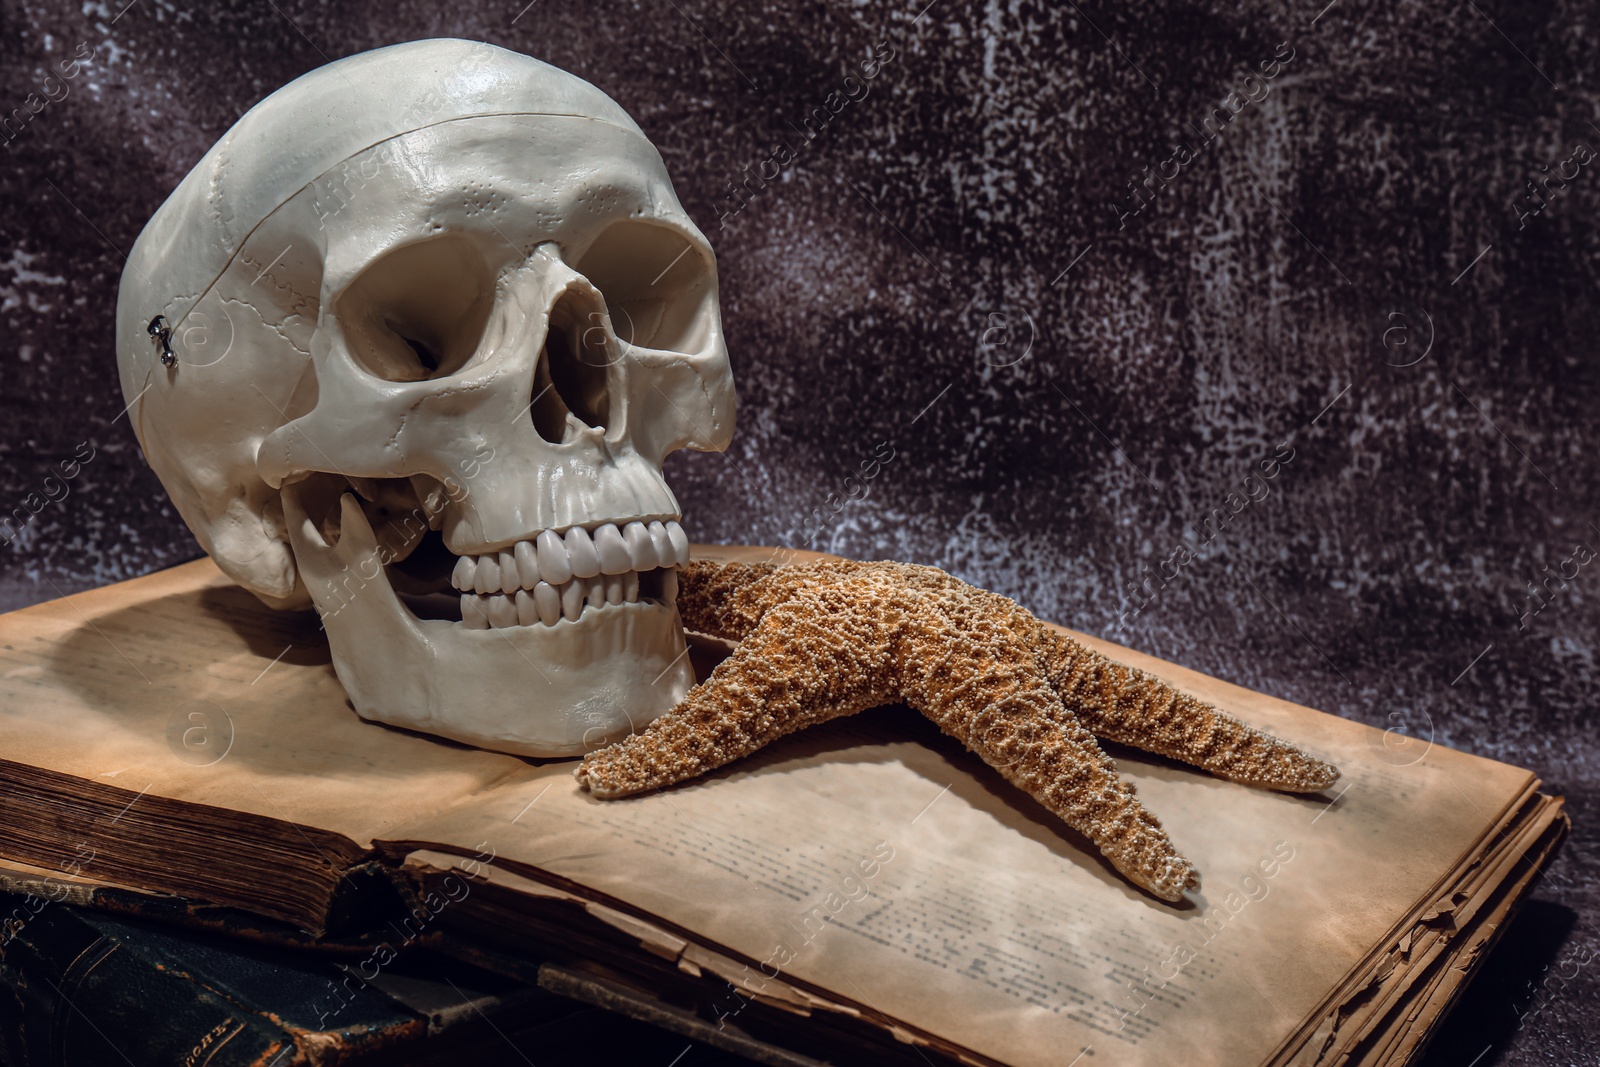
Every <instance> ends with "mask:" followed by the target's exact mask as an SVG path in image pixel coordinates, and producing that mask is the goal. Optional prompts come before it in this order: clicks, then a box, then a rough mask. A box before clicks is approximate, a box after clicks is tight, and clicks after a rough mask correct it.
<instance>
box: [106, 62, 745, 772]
mask: <svg viewBox="0 0 1600 1067" xmlns="http://www.w3.org/2000/svg"><path fill="white" fill-rule="evenodd" d="M157 316H159V319H158V318H157ZM117 330H118V357H119V364H120V367H121V378H122V388H123V392H124V395H125V397H126V399H127V400H128V402H129V405H130V412H131V414H132V422H133V425H134V427H135V432H136V433H137V435H138V437H139V441H140V444H141V446H142V447H143V449H144V453H145V456H146V458H147V459H148V461H149V463H150V465H151V467H152V468H153V469H154V470H155V472H156V474H157V475H158V476H159V477H160V479H161V482H162V484H163V486H165V488H166V489H167V491H168V493H169V494H170V495H171V497H172V500H173V503H174V504H175V505H176V507H177V509H178V512H179V514H180V515H181V516H182V517H183V519H184V521H185V522H187V523H188V525H189V528H190V529H191V530H193V531H194V534H195V536H196V538H197V539H198V540H199V542H200V544H201V546H202V547H203V548H204V549H205V550H206V551H207V552H208V553H210V554H211V556H212V558H213V559H215V561H216V562H217V564H218V566H219V567H220V568H221V569H222V570H223V571H224V572H225V573H227V574H228V575H229V576H231V577H232V578H234V579H235V580H236V581H238V582H239V583H240V584H242V585H243V586H245V587H246V588H248V589H250V590H251V591H252V592H254V593H255V594H256V595H257V596H258V597H260V598H261V599H262V600H263V601H265V602H266V603H267V604H269V605H272V606H274V607H281V608H304V607H308V606H311V605H315V607H316V609H317V611H318V612H319V614H320V615H321V616H322V621H323V626H324V629H325V630H326V632H327V635H328V641H329V645H330V648H331V651H332V656H333V662H334V667H335V670H336V671H337V673H338V676H339V679H340V681H341V682H342V683H343V685H344V687H345V690H346V692H347V693H348V694H349V696H350V700H351V703H352V704H353V705H354V707H355V709H356V711H357V712H358V713H360V714H361V715H362V716H364V717H366V718H368V719H373V720H377V721H381V722H385V723H390V724H393V725H396V726H403V727H408V728H411V729H415V730H421V731H425V732H428V733H433V734H439V735H442V736H445V737H449V738H453V739H455V740H458V741H463V742H466V743H469V744H473V745H479V746H482V747H485V748H492V749H497V750H501V751H506V752H514V753H519V754H523V755H533V756H563V755H573V754H578V753H581V752H584V751H588V750H590V749H592V748H594V747H596V746H597V745H599V744H603V743H606V742H608V741H610V740H613V739H615V738H617V737H619V736H621V735H623V734H626V733H627V732H628V731H629V730H631V729H637V728H639V727H641V726H643V725H644V723H646V722H648V721H649V720H650V719H652V718H654V717H655V716H657V715H659V714H661V713H662V712H664V711H666V710H667V709H668V708H670V707H671V706H672V705H674V704H675V703H677V702H678V700H679V699H681V697H682V696H683V694H684V693H685V692H686V691H687V689H688V687H689V686H690V685H691V684H693V681H694V678H693V673H692V669H691V668H690V665H689V661H688V657H687V656H686V655H685V644H684V636H683V631H682V626H681V624H680V622H679V619H678V614H677V609H676V606H675V603H674V598H675V591H676V586H677V582H676V573H677V572H676V568H677V567H679V566H681V565H682V564H683V563H684V562H686V561H687V558H688V542H687V540H686V538H685V537H684V535H683V531H682V529H681V527H679V525H678V520H679V518H680V517H681V516H680V514H679V510H678V504H677V501H676V499H675V498H674V497H673V495H672V492H671V490H670V489H669V488H668V487H667V484H666V481H665V480H664V478H663V477H662V461H663V459H664V458H665V456H666V455H667V454H668V453H670V452H672V451H675V450H677V449H679V448H685V447H687V448H696V449H703V450H716V449H721V448H725V447H726V446H727V443H728V440H729V437H730V436H731V434H732V430H733V409H734V392H733V380H732V374H731V371H730V369H729V366H728V357H727V350H726V348H725V347H724V343H723V336H722V325H721V319H720V314H719V311H718V306H717V283H716V267H715V261H714V259H713V257H712V253H711V249H710V246H709V245H708V243H707V242H706V239H705V237H704V236H703V235H702V234H701V233H700V231H699V230H698V229H697V228H696V227H695V225H694V224H693V223H692V222H691V221H690V220H689V218H688V216H687V215H686V214H685V213H684V211H683V208H682V207H681V206H680V205H679V203H678V201H677V198H676V196H675V194H674V193H673V190H672V185H671V182H670V180H669V179H668V177H667V173H666V170H665V167H664V166H663V164H662V161H661V157H660V155H659V154H658V153H657V152H656V150H655V148H654V147H652V145H651V144H650V142H649V141H648V140H647V139H646V138H645V136H644V134H643V133H642V132H641V131H640V129H639V128H638V126H636V125H635V124H634V123H633V121H632V120H631V119H630V118H629V117H628V116H627V114H626V113H625V112H624V111H623V110H622V109H621V108H620V107H619V106H618V105H617V104H616V103H615V102H613V101H612V100H611V99H610V98H608V97H607V96H605V95H604V94H603V93H601V92H600V91H599V90H598V89H596V88H594V87H593V86H591V85H589V84H588V83H587V82H584V81H582V80H581V79H579V78H576V77H574V76H572V75H570V74H567V73H565V72H563V71H560V70H557V69H556V68H554V67H551V66H548V65H546V64H543V63H540V62H538V61H536V60H533V59H529V58H527V57H526V56H522V55H518V54H516V53H514V52H509V51H506V50H504V49H500V48H494V47H491V46H489V45H483V44H474V43H470V42H466V41H452V40H439V41H419V42H413V43H410V44H403V45H396V46H393V47H390V48H383V49H379V50H377V51H373V52H367V53H364V54H362V55H358V56H353V57H350V58H348V59H343V60H339V61H338V62H335V63H332V64H330V65H328V66H326V67H322V68H320V69H318V70H315V71H312V72H311V73H309V74H307V75H305V76H304V77H301V78H299V79H297V80H296V81H294V82H292V83H290V84H289V85H287V86H285V87H284V88H282V89H280V90H278V91H277V92H275V93H273V94H272V95H271V96H269V97H267V98H266V99H265V100H263V101H262V102H261V103H259V104H258V105H256V106H255V107H254V108H253V109H251V111H250V112H249V113H248V114H246V115H245V116H244V117H243V118H242V119H240V120H239V122H238V123H237V124H236V125H235V126H234V127H233V128H232V129H231V130H230V131H229V132H228V133H227V134H226V135H225V136H224V137H223V138H222V140H221V141H219V142H218V143H217V145H216V146H214V147H213V148H212V149H211V150H210V151H209V152H208V153H207V154H206V155H205V157H204V158H203V159H202V160H201V161H200V162H199V164H198V165H196V167H195V168H194V170H193V171H192V172H190V174H189V175H188V177H186V178H185V179H184V180H183V182H182V183H181V184H180V185H179V186H178V188H177V189H176V191H174V193H173V194H172V196H171V197H170V198H169V199H168V200H167V202H166V203H165V204H164V205H162V207H161V208H160V210H158V211H157V212H156V214H155V216H154V217H153V218H152V219H151V221H150V223H149V225H148V226H147V227H146V228H145V230H144V232H143V233H142V234H141V236H140V238H139V240H138V242H137V244H136V245H135V246H134V249H133V252H132V254H131V255H130V256H129V260H128V266H127V269H126V270H125V271H124V273H123V277H122V287H121V292H120V296H119V300H118V308H117ZM452 585H453V586H454V587H455V588H454V589H452V588H451V586H452ZM458 590H459V592H457V591H458Z"/></svg>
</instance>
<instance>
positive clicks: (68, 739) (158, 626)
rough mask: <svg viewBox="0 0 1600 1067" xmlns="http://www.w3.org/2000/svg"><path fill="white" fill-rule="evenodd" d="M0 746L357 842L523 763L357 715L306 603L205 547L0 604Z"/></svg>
mask: <svg viewBox="0 0 1600 1067" xmlns="http://www.w3.org/2000/svg"><path fill="white" fill-rule="evenodd" d="M0 758H4V759H10V760H15V761H19V762H24V763H29V764H32V765H34V766H38V767H44V768H48V769H50V770H54V771H60V772H63V773H66V774H71V775H76V776H78V777H81V778H87V779H90V780H93V781H95V782H99V783H102V784H105V785H111V786H120V787H122V788H124V789H127V790H128V791H129V799H130V801H132V800H134V797H135V796H147V795H153V796H164V797H169V798H172V799H176V800H185V801H191V802H194V803H200V804H212V805H216V806H219V807H224V808H231V809H235V810H238V811H246V812H252V813H254V814H257V815H262V816H265V817H267V818H272V819H282V820H286V821H290V822H297V823H303V824H306V825H311V826H317V827H321V828H322V829H325V830H331V831H333V832H335V833H340V834H344V835H345V836H347V837H349V838H350V839H351V840H352V841H355V842H356V843H358V844H361V845H363V846H365V845H366V844H368V843H370V841H371V840H372V839H373V838H375V837H383V836H386V835H388V834H389V833H391V832H392V831H393V830H394V828H395V827H398V826H403V825H405V824H407V823H409V822H412V821H414V820H416V819H419V818H422V817H425V816H428V815H431V814H433V813H435V812H437V811H439V810H440V809H441V808H443V807H445V806H447V805H449V804H451V803H454V802H456V801H459V800H461V799H463V798H465V797H468V796H471V795H473V794H475V793H478V792H481V791H483V790H484V789H487V788H489V787H491V786H492V785H493V784H494V783H495V782H497V781H499V780H501V779H502V778H505V777H507V776H508V775H517V774H522V773H525V769H526V767H527V764H526V763H525V762H524V761H522V760H520V759H517V758H515V757H512V756H503V755H499V754H497V753H492V752H482V751H478V750H475V749H468V748H464V747H462V746H459V745H447V744H441V743H439V742H437V741H433V740H430V739H428V738H424V737H421V736H418V735H413V734H408V733H405V732H403V731H399V730H393V729H389V728H387V727H384V726H378V725H374V724H371V723H368V722H364V721H363V720H362V719H360V718H359V717H358V716H357V715H356V714H355V712H354V711H353V710H352V709H351V707H350V705H349V704H348V702H347V701H346V700H345V695H344V690H343V689H342V688H341V687H340V685H339V681H338V679H337V678H335V677H334V674H333V669H332V667H331V665H330V659H329V656H328V646H327V641H326V639H325V638H324V636H323V634H322V632H321V630H320V629H318V628H317V623H316V618H315V616H313V615H311V614H310V613H292V614H291V613H284V612H274V611H269V610H267V609H266V608H265V607H264V606H263V605H262V604H261V603H260V602H258V601H257V600H256V599H255V598H254V597H252V596H251V595H250V594H249V593H247V592H245V591H244V590H242V589H240V588H238V587H237V586H235V585H234V584H233V583H232V582H230V581H229V580H228V579H227V578H226V577H224V576H223V575H222V574H221V573H220V572H219V571H218V570H217V569H216V567H215V566H214V565H213V564H212V563H211V562H210V560H200V561H197V562H195V563H189V564H184V565H183V566H180V567H175V568H173V569H171V570H167V571H162V572H159V573H157V574H152V575H149V576H147V577H144V578H138V579H134V580H133V581H129V582H121V583H119V584H117V585H112V586H106V587H104V588H101V589H96V590H92V591H89V592H85V593H79V594H77V595H75V596H73V597H70V598H68V599H65V600H55V601H50V602H48V603H44V604H38V605H35V606H33V607H30V608H25V609H23V610H21V611H15V612H11V613H9V614H6V615H4V616H0ZM135 802H136V801H135ZM0 803H3V798H0ZM68 851H69V852H70V849H69V850H68Z"/></svg>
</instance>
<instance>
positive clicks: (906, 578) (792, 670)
mask: <svg viewBox="0 0 1600 1067" xmlns="http://www.w3.org/2000/svg"><path fill="white" fill-rule="evenodd" d="M678 610H679V611H680V613H681V614H682V616H683V621H684V625H685V626H686V627H688V628H689V629H691V630H696V631H698V632H701V633H705V634H710V635H712V636H716V637H722V638H726V639H729V640H734V641H738V642H739V645H738V647H737V648H736V649H735V650H734V651H733V653H732V654H731V655H730V656H729V657H728V658H727V659H726V660H724V661H723V662H722V663H721V664H720V665H719V666H718V667H717V669H716V670H715V671H714V672H712V675H711V677H710V678H709V679H707V680H706V681H705V682H703V683H701V684H700V685H697V686H695V687H694V688H693V689H691V690H690V691H689V693H688V695H687V696H686V697H685V698H684V699H683V701H682V702H681V703H680V704H679V705H678V706H677V707H676V708H674V709H673V710H672V711H670V712H668V713H667V714H666V715H664V716H662V717H661V718H659V719H656V720H655V721H654V722H652V723H651V724H650V725H649V726H648V727H646V728H645V729H644V730H643V731H642V732H640V733H638V734H634V735H633V736H631V737H628V738H626V739H624V740H622V741H620V742H618V743H616V744H613V745H610V746H608V747H606V748H603V749H600V750H599V751H596V752H593V753H590V754H589V755H588V756H587V757H585V759H584V760H583V763H582V765H581V766H580V767H579V768H578V770H577V776H578V779H579V782H580V783H581V784H582V785H583V786H584V787H585V788H587V789H589V790H590V791H591V792H592V793H594V794H595V795H596V796H599V797H606V798H610V797H620V796H626V795H628V794H631V793H638V792H641V791H644V790H647V789H654V788H660V787H662V786H666V785H671V784H673V783H675V782H680V781H683V780H685V779H687V778H693V777H695V776H696V775H699V774H704V773H705V772H707V771H710V770H714V769H715V768H717V767H721V766H722V765H724V764H726V763H728V762H730V761H732V760H735V759H738V758H739V757H741V756H745V755H748V754H749V753H751V752H754V751H755V750H756V749H759V748H761V747H762V746H763V745H765V744H768V743H769V742H771V741H773V740H775V739H777V738H779V737H782V736H784V735H785V734H789V733H793V732H794V731H796V730H800V729H803V728H805V727H807V726H811V725H813V724H815V723H820V722H826V721H827V720H829V719H835V718H839V717H841V716H844V715H853V714H855V713H856V712H858V711H863V710H865V709H867V708H871V707H876V706H878V705H881V704H891V703H895V702H897V701H903V702H904V703H906V704H909V705H910V706H911V707H913V708H916V709H917V710H918V711H920V712H922V713H923V714H924V715H926V716H927V717H928V718H930V719H932V720H933V721H934V722H935V723H937V724H938V725H939V727H940V728H941V729H942V730H944V731H945V732H946V733H948V734H950V735H951V736H952V737H955V738H956V739H957V740H959V741H960V742H961V743H962V744H964V745H966V746H967V747H968V748H970V749H972V750H973V751H974V752H976V753H977V754H978V755H979V756H981V757H982V758H983V759H984V760H985V761H986V762H987V763H989V764H990V765H991V766H992V767H994V768H995V769H996V770H998V771H999V772H1000V773H1001V774H1002V775H1004V776H1005V778H1006V779H1007V780H1009V781H1010V782H1011V783H1012V784H1014V785H1016V786H1017V787H1019V788H1020V789H1022V790H1023V791H1025V792H1026V793H1028V795H1030V796H1032V797H1033V798H1034V799H1035V800H1037V801H1039V803H1041V804H1043V805H1044V806H1045V807H1046V808H1049V809H1050V810H1051V811H1052V812H1054V813H1055V814H1056V815H1058V816H1060V817H1061V818H1062V819H1063V820H1064V821H1065V822H1066V823H1067V824H1068V825H1069V826H1072V827H1073V828H1074V829H1076V830H1079V831H1081V832H1082V833H1083V834H1084V835H1085V836H1087V837H1088V838H1089V839H1090V840H1091V841H1093V842H1094V844H1095V846H1096V847H1097V848H1098V849H1099V850H1100V852H1101V853H1102V854H1103V855H1104V856H1105V857H1106V859H1107V860H1109V861H1110V862H1111V864H1112V865H1113V866H1115V867H1116V868H1117V870H1119V871H1121V872H1122V873H1123V874H1124V875H1125V876H1127V878H1128V879H1129V880H1130V881H1132V882H1134V883H1135V884H1137V885H1140V886H1142V887H1144V888H1145V889H1147V890H1149V891H1150V892H1152V893H1154V894H1155V895H1156V896H1159V897H1162V898H1165V899H1167V900H1178V899H1180V898H1181V897H1182V895H1183V891H1184V890H1185V889H1186V888H1189V887H1193V886H1198V885H1199V874H1198V872H1197V871H1196V870H1195V868H1194V866H1193V865H1192V864H1191V863H1190V862H1189V861H1188V860H1186V859H1184V858H1183V857H1182V856H1181V855H1179V854H1178V852H1177V850H1176V849H1174V848H1173V846H1172V842H1171V841H1170V840H1169V839H1168V838H1167V835H1166V832H1165V831H1164V830H1162V828H1161V824H1160V822H1158V821H1157V820H1156V817H1155V816H1154V815H1152V814H1150V812H1148V811H1147V810H1145V808H1144V806H1143V805H1142V804H1140V803H1139V801H1138V800H1137V799H1136V798H1135V796H1134V790H1133V786H1131V785H1129V784H1127V783H1126V782H1124V781H1122V779H1120V778H1119V777H1118V776H1117V773H1116V764H1115V763H1113V762H1112V760H1111V757H1109V756H1107V755H1106V754H1105V753H1104V752H1103V751H1101V749H1100V746H1099V744H1098V743H1097V742H1096V740H1095V738H1096V736H1097V735H1098V736H1099V737H1104V738H1109V739H1111V740H1114V741H1119V742H1122V743H1123V744H1127V745H1132V746H1134V747H1137V748H1142V749H1145V750H1146V751H1150V752H1156V753H1159V754H1161V755H1163V756H1169V757H1171V758H1173V759H1178V760H1182V761H1184V762H1186V763H1191V764H1194V765H1195V766H1198V767H1203V768H1205V769H1206V770H1208V771H1211V772H1212V773H1214V774H1217V775H1220V776H1222V777H1224V778H1232V779H1234V780H1236V781H1240V782H1246V783H1248V784H1251V785H1257V786H1265V787H1268V788H1272V789H1281V790H1285V791H1288V792H1296V793H1309V792H1317V791H1319V790H1322V789H1324V788H1326V787H1327V786H1328V785H1329V784H1331V783H1332V782H1333V781H1334V780H1335V779H1336V778H1338V776H1339V771H1338V769H1337V768H1335V767H1333V766H1332V765H1331V764H1327V763H1324V762H1322V761H1321V760H1317V759H1314V758H1312V757H1311V756H1308V755H1306V754H1305V753H1304V752H1301V751H1300V750H1299V749H1297V748H1295V747H1294V746H1293V745H1289V744H1286V743H1285V742H1282V741H1279V740H1277V739H1276V738H1273V737H1271V736H1269V735H1267V734H1265V733H1262V732H1261V731H1260V730H1257V729H1255V728H1254V727H1250V726H1246V725H1245V724H1244V723H1241V722H1239V721H1238V720H1237V719H1235V718H1233V717H1231V716H1229V715H1226V714H1224V713H1223V712H1221V711H1218V710H1217V709H1216V708H1214V707H1212V706H1211V705H1209V704H1206V703H1203V702H1202V701H1199V700H1196V699H1195V698H1193V697H1191V696H1188V695H1187V694H1185V693H1181V692H1179V691H1178V690H1176V689H1173V688H1172V687H1171V686H1169V685H1167V684H1166V683H1164V682H1162V681H1160V680H1158V679H1156V678H1154V677H1153V676H1151V675H1149V674H1146V673H1144V672H1143V671H1139V670H1136V669H1134V668H1132V667H1127V666H1123V665H1122V664H1119V663H1114V662H1112V661H1111V660H1108V659H1106V658H1105V657H1104V656H1102V655H1100V654H1099V653H1097V652H1093V651H1090V650H1089V649H1088V648H1086V647H1084V646H1083V645H1081V644H1079V643H1078V642H1077V641H1074V640H1072V639H1071V638H1070V637H1067V636H1066V635H1065V634H1062V633H1059V632H1058V631H1056V630H1053V629H1051V628H1050V627H1048V626H1046V625H1044V624H1043V623H1041V622H1040V621H1039V620H1038V619H1035V618H1034V617H1033V616H1032V615H1031V614H1029V613H1028V612H1027V611H1026V610H1024V609H1023V608H1022V607H1020V606H1018V605H1017V604H1016V603H1015V602H1014V601H1012V600H1010V599H1008V598H1006V597H1003V596H1000V595H999V594H996V593H990V592H987V591H985V590H982V589H978V588H975V587H973V586H970V585H967V584H966V583H965V582H962V581H960V580H959V579H956V578H952V577H951V576H950V575H948V574H945V573H944V572H943V571H941V570H937V569H935V568H933V567H918V566H913V565H910V564H905V563H888V562H885V563H854V562H848V561H828V562H821V563H808V564H800V565H794V566H787V567H780V566H776V565H772V564H747V563H727V564H717V563H706V562H698V563H691V564H690V565H689V566H688V567H686V568H684V570H683V572H682V575H681V584H680V586H679V593H678ZM1069 708H1070V709H1071V710H1068V709H1069Z"/></svg>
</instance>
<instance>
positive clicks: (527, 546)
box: [450, 522, 689, 594]
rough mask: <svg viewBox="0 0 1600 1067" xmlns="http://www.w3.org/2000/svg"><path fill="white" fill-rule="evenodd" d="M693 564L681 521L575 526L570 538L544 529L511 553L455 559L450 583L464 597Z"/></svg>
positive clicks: (687, 539)
mask: <svg viewBox="0 0 1600 1067" xmlns="http://www.w3.org/2000/svg"><path fill="white" fill-rule="evenodd" d="M688 562H689V538H688V536H687V535H686V534H685V533H684V532H683V527H681V526H679V525H678V524H677V523H676V522H665V523H663V522H652V523H648V524H647V523H644V522H630V523H628V524H627V525H626V526H624V527H623V528H622V529H620V530H619V529H617V524H616V523H614V522H608V523H605V524H603V525H601V526H597V527H595V528H594V530H592V531H590V530H586V529H584V528H583V527H581V526H574V527H573V528H572V529H570V530H568V531H567V532H566V534H565V536H563V535H561V534H558V533H556V532H555V531H554V530H545V531H543V532H542V533H540V534H539V535H538V536H537V537H535V538H531V539H529V540H526V541H518V542H517V543H516V544H514V545H512V546H511V547H510V548H506V549H501V550H500V551H499V552H492V553H487V554H485V555H481V556H462V557H461V558H460V559H458V560H456V569H455V572H454V573H453V574H452V575H451V576H450V581H451V584H453V585H454V586H455V587H456V588H457V589H459V590H461V591H462V592H464V593H468V592H470V593H479V594H484V593H502V592H504V593H515V592H516V591H517V590H518V589H533V588H535V587H537V586H538V584H539V583H540V582H541V581H543V582H546V583H548V584H550V585H552V586H559V585H565V584H567V583H568V582H569V581H571V580H572V579H573V578H593V577H595V576H596V575H601V574H627V573H629V572H630V571H652V570H655V569H656V568H657V567H667V568H671V567H681V566H683V565H684V564H685V563H688Z"/></svg>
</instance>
